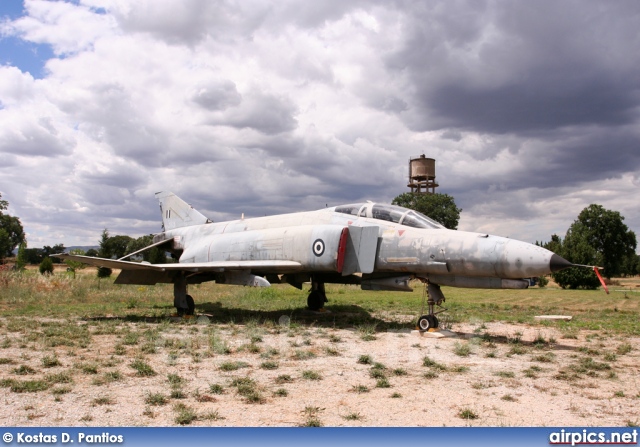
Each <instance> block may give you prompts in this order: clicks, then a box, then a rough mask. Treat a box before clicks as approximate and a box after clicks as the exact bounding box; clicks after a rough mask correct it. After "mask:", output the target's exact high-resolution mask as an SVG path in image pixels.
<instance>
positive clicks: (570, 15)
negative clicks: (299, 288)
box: [0, 0, 640, 247]
mask: <svg viewBox="0 0 640 447" xmlns="http://www.w3.org/2000/svg"><path fill="white" fill-rule="evenodd" d="M638 30H640V2H638V1H637V0H629V1H625V0H620V1H615V2H611V1H600V2H597V1H584V0H580V1H562V2H558V1H555V0H553V1H536V2H528V1H481V0H470V1H452V0H443V1H436V0H434V1H430V0H425V1H422V0H420V1H402V0H396V1H390V0H384V1H372V0H367V1H359V0H352V1H350V0H339V1H336V0H324V1H321V2H310V1H303V0H299V1H290V0H273V1H270V0H260V1H252V0H235V1H234V0H231V1H213V0H211V1H210V0H75V1H43V0H25V1H24V2H23V1H21V0H2V1H1V2H0V193H2V198H3V199H5V200H8V201H9V202H10V209H9V212H10V214H12V215H16V216H18V217H20V219H21V221H22V223H23V225H24V227H25V230H26V232H27V234H28V243H29V246H30V247H40V246H42V245H53V244H55V243H64V244H65V245H67V246H70V245H92V244H96V243H97V241H98V239H99V237H100V233H101V231H102V229H103V228H108V229H109V230H110V232H111V233H112V234H128V235H130V236H139V235H142V234H147V233H152V232H157V231H159V230H160V224H159V221H160V214H159V210H158V204H157V202H156V200H155V198H154V193H155V192H157V191H162V190H170V191H173V192H175V193H176V194H178V195H180V196H181V197H183V198H184V199H185V200H186V201H188V202H189V203H191V204H192V205H193V206H195V207H196V208H198V209H200V210H201V211H202V212H203V213H204V214H206V215H208V216H209V217H212V218H213V219H214V220H216V221H219V220H226V219H233V218H238V217H239V216H240V215H241V213H244V214H245V216H247V217H253V216H263V215H269V214H277V213H282V212H293V211H302V210H312V209H318V208H323V207H325V205H327V204H328V205H329V206H331V205H337V204H340V203H348V202H353V201H362V200H366V199H370V200H373V201H379V202H388V201H391V199H393V197H395V196H396V195H398V194H400V193H402V192H405V191H407V187H406V184H407V175H408V172H407V171H408V160H409V158H410V157H411V156H416V155H420V154H422V153H424V154H426V156H427V157H431V158H435V159H436V174H437V181H438V183H439V184H440V188H439V189H438V191H439V192H443V193H448V194H450V195H452V196H453V197H454V198H455V200H456V202H457V204H458V206H459V207H461V208H462V209H463V212H462V215H461V222H460V226H459V229H461V230H469V231H481V232H489V233H493V234H498V235H501V236H509V237H512V238H517V239H522V240H525V241H529V242H533V241H536V240H548V239H549V237H550V235H551V234H553V233H558V234H560V235H562V236H564V233H565V232H566V230H567V228H568V227H569V225H570V224H571V223H572V222H573V220H575V219H576V217H577V215H578V213H579V212H580V211H581V210H582V209H583V208H584V207H586V206H588V205H589V204H591V203H598V204H601V205H603V206H604V207H605V208H607V209H612V210H616V211H619V212H620V213H621V214H622V215H623V216H625V218H626V219H625V223H626V224H627V225H628V226H629V227H630V228H631V229H632V230H633V231H635V232H636V233H637V234H640V207H639V205H638V203H639V199H638V198H639V197H640V194H638V189H639V186H640V138H639V137H640V32H639V31H638Z"/></svg>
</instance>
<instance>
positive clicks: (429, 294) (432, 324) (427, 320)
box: [418, 278, 447, 332]
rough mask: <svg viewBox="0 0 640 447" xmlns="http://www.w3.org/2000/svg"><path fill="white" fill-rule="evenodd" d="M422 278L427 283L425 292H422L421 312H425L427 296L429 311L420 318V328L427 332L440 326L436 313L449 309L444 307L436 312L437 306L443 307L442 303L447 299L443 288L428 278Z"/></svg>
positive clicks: (421, 330)
mask: <svg viewBox="0 0 640 447" xmlns="http://www.w3.org/2000/svg"><path fill="white" fill-rule="evenodd" d="M420 279H421V280H422V281H423V282H424V285H425V287H424V292H423V294H422V311H421V312H420V313H421V314H422V313H424V304H425V298H426V301H427V307H428V312H429V313H428V314H426V315H422V316H421V317H420V318H418V330H419V331H420V332H427V331H428V330H429V329H436V328H437V327H438V326H439V324H440V322H439V321H438V317H436V314H438V313H441V312H444V311H445V310H447V309H445V308H442V310H441V311H438V312H435V306H439V307H442V306H441V304H442V303H443V302H444V301H445V298H444V295H443V294H442V290H440V286H439V285H438V284H432V283H430V282H429V281H428V280H426V279H422V278H420Z"/></svg>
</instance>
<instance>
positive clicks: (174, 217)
mask: <svg viewBox="0 0 640 447" xmlns="http://www.w3.org/2000/svg"><path fill="white" fill-rule="evenodd" d="M156 198H157V199H158V200H159V201H160V211H162V226H163V227H164V231H168V230H173V229H175V228H181V227H190V226H192V225H202V224H206V223H211V220H209V219H208V218H206V217H205V216H203V215H202V214H200V212H198V211H197V210H196V209H195V208H193V207H192V206H191V205H189V204H188V203H187V202H185V201H184V200H182V199H181V198H180V197H178V196H176V195H175V194H174V193H172V192H164V191H163V192H158V193H156Z"/></svg>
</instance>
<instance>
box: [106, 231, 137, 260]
mask: <svg viewBox="0 0 640 447" xmlns="http://www.w3.org/2000/svg"><path fill="white" fill-rule="evenodd" d="M132 240H133V239H132V238H131V237H129V236H122V235H116V236H111V237H109V238H108V239H107V242H106V245H107V249H108V250H107V251H108V252H109V253H110V254H111V256H109V257H113V256H115V257H116V259H120V258H122V257H123V256H124V255H126V254H127V253H128V252H127V246H128V245H129V243H130V242H131V241H132Z"/></svg>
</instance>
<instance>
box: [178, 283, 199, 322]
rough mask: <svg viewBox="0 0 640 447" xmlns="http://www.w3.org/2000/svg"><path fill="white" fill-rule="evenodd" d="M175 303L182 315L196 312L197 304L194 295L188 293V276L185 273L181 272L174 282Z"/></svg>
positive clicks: (179, 313)
mask: <svg viewBox="0 0 640 447" xmlns="http://www.w3.org/2000/svg"><path fill="white" fill-rule="evenodd" d="M173 305H174V306H175V308H176V310H177V312H178V316H180V317H182V316H185V315H193V314H194V313H195V309H196V304H195V302H194V301H193V297H192V296H191V295H189V294H187V277H186V275H185V274H184V273H180V276H178V277H177V278H176V280H175V282H174V283H173Z"/></svg>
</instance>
